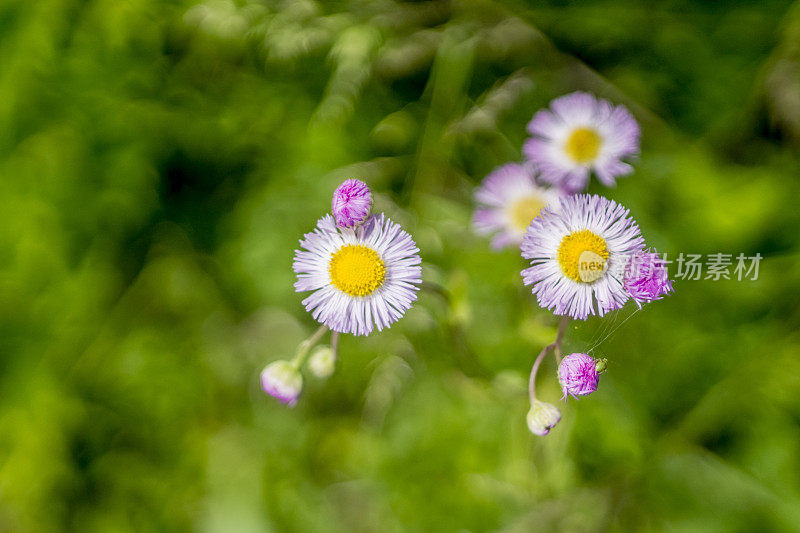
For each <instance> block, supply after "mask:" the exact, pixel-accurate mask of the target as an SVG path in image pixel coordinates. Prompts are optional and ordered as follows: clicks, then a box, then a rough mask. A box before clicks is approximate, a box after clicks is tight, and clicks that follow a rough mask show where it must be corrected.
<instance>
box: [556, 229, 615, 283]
mask: <svg viewBox="0 0 800 533" xmlns="http://www.w3.org/2000/svg"><path fill="white" fill-rule="evenodd" d="M607 263H608V245H607V244H606V241H605V239H603V238H602V237H600V236H599V235H596V234H595V233H592V232H591V231H589V230H588V229H582V230H580V231H576V232H573V233H570V234H569V235H567V236H566V237H564V238H563V239H561V244H560V245H559V246H558V265H559V266H560V267H561V272H563V273H564V275H565V276H567V277H568V278H570V279H572V280H574V281H579V282H583V283H591V282H593V281H595V280H597V279H600V278H601V277H603V274H605V271H606V265H607Z"/></svg>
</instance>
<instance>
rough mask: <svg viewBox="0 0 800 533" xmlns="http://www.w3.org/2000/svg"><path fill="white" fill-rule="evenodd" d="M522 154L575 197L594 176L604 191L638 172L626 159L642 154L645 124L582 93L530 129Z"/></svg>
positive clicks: (538, 117)
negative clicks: (575, 193) (641, 135)
mask: <svg viewBox="0 0 800 533" xmlns="http://www.w3.org/2000/svg"><path fill="white" fill-rule="evenodd" d="M528 133H530V134H531V135H532V136H533V137H531V138H529V139H528V140H527V141H525V145H524V146H523V148H522V150H523V152H524V153H525V157H527V158H528V159H529V160H530V161H531V162H533V163H534V164H535V165H536V168H537V170H538V171H539V172H540V173H541V178H542V180H544V181H546V182H547V183H551V184H553V185H558V186H559V187H561V188H563V189H564V190H566V191H567V192H570V193H574V192H577V191H580V190H582V189H584V188H585V187H586V184H587V183H588V181H589V173H590V172H591V171H594V173H595V175H596V176H597V178H598V179H599V180H600V182H601V183H603V185H606V186H609V187H610V186H613V185H614V184H615V178H616V177H618V176H624V175H627V174H630V173H631V172H633V167H631V166H630V165H629V164H628V163H625V162H623V161H622V160H623V159H624V158H628V157H631V156H634V155H636V154H637V153H638V152H639V137H640V131H639V124H638V123H637V122H636V119H634V118H633V115H631V114H630V112H629V111H628V110H627V109H626V108H625V106H622V105H618V106H614V105H613V104H611V103H610V102H609V101H608V100H603V99H598V98H595V97H594V96H593V95H591V94H588V93H583V92H576V93H572V94H568V95H566V96H562V97H560V98H556V99H555V100H553V101H552V102H551V103H550V109H543V110H541V111H539V112H537V113H536V114H535V115H534V116H533V120H531V121H530V122H529V123H528Z"/></svg>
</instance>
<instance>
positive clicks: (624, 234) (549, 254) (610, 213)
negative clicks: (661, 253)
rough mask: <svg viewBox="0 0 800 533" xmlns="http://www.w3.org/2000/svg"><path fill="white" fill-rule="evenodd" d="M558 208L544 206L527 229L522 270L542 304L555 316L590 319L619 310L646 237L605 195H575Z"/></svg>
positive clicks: (524, 280)
mask: <svg viewBox="0 0 800 533" xmlns="http://www.w3.org/2000/svg"><path fill="white" fill-rule="evenodd" d="M560 207H561V209H560V211H559V212H554V211H551V210H550V209H545V210H544V212H543V213H542V214H541V216H538V217H536V218H535V219H534V220H533V222H532V223H531V225H530V227H529V228H528V231H527V233H526V234H525V238H524V239H523V241H522V245H521V249H522V257H524V258H526V259H530V260H531V267H530V268H527V269H525V270H523V271H522V279H523V282H524V283H525V285H532V286H533V287H532V292H533V294H535V295H536V298H537V299H538V301H539V305H540V306H541V307H543V308H545V309H552V310H553V312H554V313H555V314H556V315H569V316H571V317H572V318H576V319H579V320H586V317H587V316H589V315H594V314H597V315H599V316H603V315H604V314H605V313H607V312H608V311H611V310H612V309H619V308H620V307H622V306H623V305H624V304H625V302H626V301H627V300H628V298H630V295H629V294H628V292H627V291H626V290H625V287H624V282H623V278H624V273H625V268H626V266H627V263H628V261H629V259H630V257H631V256H632V255H633V254H636V253H638V252H641V251H642V249H643V247H644V239H643V238H642V235H641V233H640V232H639V226H638V225H637V224H636V222H635V221H634V220H633V218H631V217H630V216H629V211H628V209H626V208H625V207H623V206H621V205H619V204H618V203H616V202H613V201H611V200H608V199H606V198H603V197H602V196H596V195H592V196H590V195H588V194H576V195H574V196H569V197H567V198H565V199H563V200H561V206H560Z"/></svg>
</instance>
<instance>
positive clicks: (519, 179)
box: [473, 92, 673, 435]
mask: <svg viewBox="0 0 800 533" xmlns="http://www.w3.org/2000/svg"><path fill="white" fill-rule="evenodd" d="M527 129H528V133H529V134H530V135H531V137H530V138H528V139H527V140H526V141H525V143H524V145H523V147H522V152H523V154H524V156H525V161H524V162H522V163H507V164H505V165H503V166H501V167H499V168H497V169H495V170H494V171H492V172H491V173H490V174H489V175H488V176H487V177H486V179H485V180H484V182H483V183H482V184H481V186H480V187H478V188H477V189H476V191H475V201H476V204H477V207H476V210H475V215H474V217H473V226H474V228H475V231H476V233H478V234H480V235H490V234H491V235H493V238H492V247H493V248H503V247H507V246H518V247H519V249H520V251H521V253H522V257H523V258H525V259H526V260H528V261H529V262H530V266H528V267H527V268H525V269H524V270H522V281H523V283H524V284H525V285H526V286H529V287H530V288H531V292H532V293H533V294H534V295H535V296H536V299H537V302H538V304H539V306H540V307H542V308H543V309H547V310H550V311H552V312H553V314H555V315H560V316H562V317H563V318H562V326H561V327H559V335H558V338H557V339H556V342H554V343H553V344H551V345H549V346H547V347H546V348H545V349H544V350H542V352H541V353H540V354H539V357H538V358H537V359H536V362H535V363H534V365H533V369H532V371H531V380H530V383H531V385H530V400H531V406H532V407H531V410H530V412H529V414H528V427H529V428H530V430H531V431H532V432H533V433H534V434H536V435H546V434H547V433H549V431H550V429H552V427H553V426H554V425H555V424H556V423H557V422H558V421H559V420H560V418H561V417H560V413H559V412H558V409H557V408H556V407H555V406H552V405H550V404H546V403H544V402H541V401H539V400H538V399H537V398H536V394H535V379H536V372H537V371H538V368H539V365H540V363H541V361H542V358H543V357H544V356H545V355H546V354H547V353H548V352H549V351H553V352H554V354H555V355H556V359H557V360H558V361H559V368H558V378H559V382H560V383H561V388H562V391H563V393H564V399H565V400H566V398H567V397H568V396H573V397H575V398H577V397H578V396H584V395H587V394H590V393H592V392H594V391H595V390H596V389H597V385H598V382H599V375H600V373H601V372H602V371H603V370H604V369H605V366H606V363H605V360H601V361H598V360H595V359H594V358H593V357H592V356H590V355H589V354H586V353H573V354H570V355H568V356H567V357H565V358H564V359H563V360H561V340H562V335H563V331H564V330H563V325H564V324H566V321H568V320H569V319H570V318H572V319H575V320H586V319H587V318H588V317H589V316H592V315H596V316H600V317H602V316H604V315H606V314H608V313H609V312H611V311H614V310H617V309H620V308H622V307H623V306H624V305H625V304H626V302H628V301H629V300H633V301H634V302H635V303H636V305H637V306H639V308H641V306H642V304H645V303H648V302H652V301H654V300H659V299H661V298H662V297H663V296H664V295H666V294H669V293H670V292H672V290H673V289H672V282H671V281H670V279H669V275H668V272H667V268H666V265H665V264H664V262H663V261H661V260H659V256H658V254H657V252H656V251H655V250H654V249H652V248H645V240H644V238H643V237H642V234H641V231H640V229H639V225H638V224H637V223H636V221H635V220H634V219H633V217H632V216H631V214H630V211H629V210H628V209H627V208H626V207H624V206H622V205H620V204H619V203H617V202H615V201H613V200H609V199H607V198H604V197H602V196H598V195H589V194H583V191H584V190H585V188H586V187H587V185H588V183H589V179H590V176H591V175H594V176H596V178H597V180H598V181H599V182H600V183H601V184H603V185H606V186H609V187H610V186H614V185H615V184H616V179H617V178H618V177H621V176H626V175H628V174H630V173H631V172H633V166H632V165H631V161H632V159H633V158H635V157H636V156H637V155H638V153H639V142H640V136H641V135H640V130H639V125H638V123H637V122H636V120H635V119H634V118H633V115H631V113H630V112H629V111H628V110H627V109H626V108H625V107H624V106H622V105H613V104H612V103H610V102H609V101H607V100H604V99H600V98H596V97H595V96H593V95H591V94H588V93H584V92H576V93H573V94H569V95H566V96H562V97H560V98H557V99H555V100H553V101H552V102H551V103H550V106H549V109H542V110H540V111H538V112H537V113H536V114H535V115H534V116H533V119H532V120H531V121H530V123H529V124H528V128H527Z"/></svg>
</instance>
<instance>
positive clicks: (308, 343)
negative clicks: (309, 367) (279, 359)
mask: <svg viewBox="0 0 800 533" xmlns="http://www.w3.org/2000/svg"><path fill="white" fill-rule="evenodd" d="M326 331H328V326H320V327H319V329H318V330H317V331H315V332H314V334H313V335H311V336H310V337H309V338H308V339H306V340H304V341H303V342H301V343H300V346H298V347H297V353H296V354H295V355H294V358H293V359H292V364H293V365H294V367H295V368H297V369H298V370H299V369H300V367H301V366H303V363H305V362H306V357H308V353H309V352H310V351H311V348H313V347H314V345H315V344H317V342H319V340H320V339H321V338H322V336H323V335H324V334H325V332H326Z"/></svg>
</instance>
